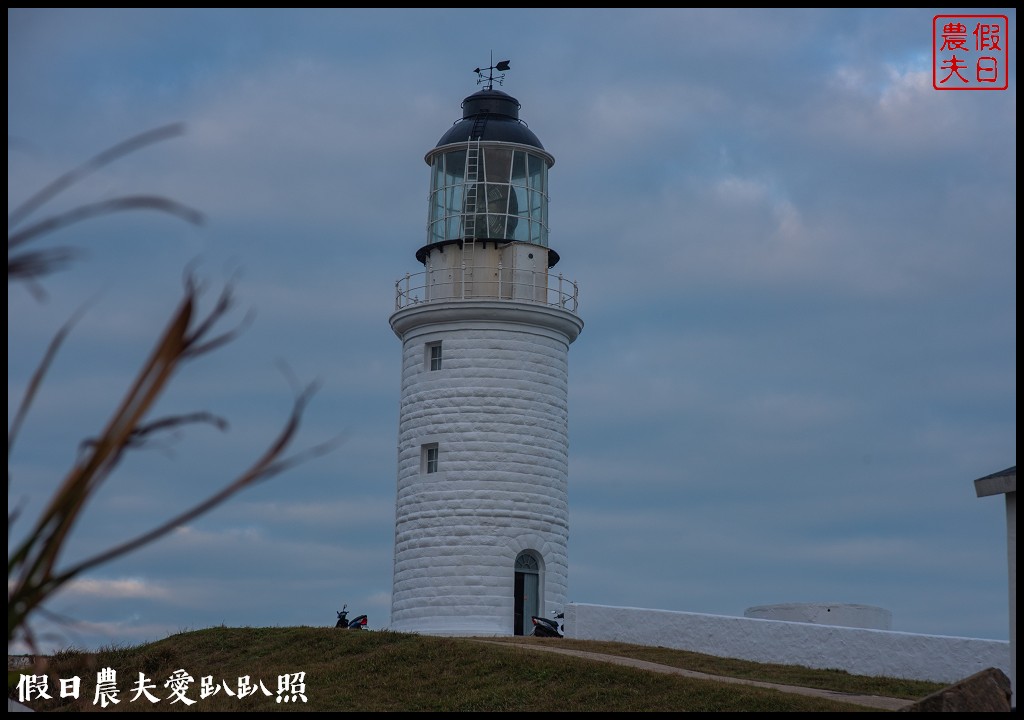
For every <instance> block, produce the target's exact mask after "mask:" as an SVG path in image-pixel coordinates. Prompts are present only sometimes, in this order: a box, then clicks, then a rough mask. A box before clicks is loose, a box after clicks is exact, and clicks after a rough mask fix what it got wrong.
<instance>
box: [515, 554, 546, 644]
mask: <svg viewBox="0 0 1024 720" xmlns="http://www.w3.org/2000/svg"><path fill="white" fill-rule="evenodd" d="M515 571H516V579H515V590H514V592H515V604H514V607H515V610H514V617H513V625H512V632H513V634H515V635H529V634H530V633H532V632H533V623H532V620H531V618H532V617H533V616H534V615H539V614H540V561H539V560H538V559H537V556H536V555H535V554H534V553H533V552H531V551H530V550H526V551H524V552H521V553H519V555H518V556H517V557H516V568H515Z"/></svg>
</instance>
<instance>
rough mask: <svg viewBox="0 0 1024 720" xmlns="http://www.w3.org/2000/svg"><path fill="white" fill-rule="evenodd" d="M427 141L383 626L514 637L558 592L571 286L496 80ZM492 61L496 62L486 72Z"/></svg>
mask: <svg viewBox="0 0 1024 720" xmlns="http://www.w3.org/2000/svg"><path fill="white" fill-rule="evenodd" d="M508 68H509V63H508V61H502V62H499V63H498V64H497V65H494V66H492V67H489V68H485V69H482V70H481V69H479V68H478V69H477V70H476V71H475V72H477V75H478V84H480V85H482V86H483V87H482V89H480V90H479V91H477V92H475V93H473V94H471V95H469V96H468V97H466V98H465V99H464V100H463V103H462V117H461V119H457V120H456V121H455V122H454V124H453V125H452V126H451V127H450V128H449V129H448V130H447V132H445V133H444V134H443V135H442V136H441V139H440V140H439V141H438V143H437V145H436V146H435V147H434V148H433V149H431V150H430V151H429V152H427V154H426V156H425V158H424V159H425V160H426V163H427V165H428V166H429V168H430V172H429V177H430V192H429V204H428V211H427V228H426V237H425V238H424V241H423V243H422V244H421V245H420V246H419V248H418V249H417V250H416V251H415V257H416V265H415V266H414V267H415V268H416V272H410V273H407V274H406V275H405V276H403V277H401V278H400V279H399V280H398V281H397V283H396V286H395V310H394V313H393V314H392V315H391V317H390V323H391V328H392V330H393V331H394V333H395V335H397V336H398V338H399V339H400V340H401V343H402V375H401V391H400V406H399V420H398V472H397V475H398V481H397V492H396V498H395V552H394V582H393V587H392V595H391V625H390V627H391V629H393V630H396V631H404V632H420V633H425V634H434V635H521V634H530V633H531V632H532V622H531V617H532V616H534V615H546V616H550V613H552V612H555V611H558V610H561V609H562V607H563V605H564V604H565V602H566V593H567V588H568V570H569V566H568V555H567V545H568V541H569V502H568V484H569V437H568V429H569V428H568V420H569V408H568V382H569V372H568V370H569V367H568V355H569V346H570V345H571V344H572V342H573V341H574V340H575V339H576V338H577V337H578V336H579V334H580V332H581V331H582V329H583V321H582V319H580V316H579V314H578V312H577V311H578V308H577V300H578V296H577V287H576V283H575V282H573V281H570V280H568V279H567V278H564V277H563V276H562V274H561V272H560V271H558V269H556V266H557V265H558V262H559V259H560V258H559V255H558V253H557V252H555V250H554V249H553V248H552V247H551V246H550V244H549V232H548V173H549V171H550V169H551V167H552V166H553V165H554V163H555V159H554V157H553V156H552V155H551V154H550V153H549V152H547V150H545V149H544V146H543V145H542V144H541V142H540V140H539V139H538V138H537V136H536V135H535V134H534V133H533V131H532V130H530V128H529V127H527V125H526V123H524V122H523V121H522V120H520V118H519V110H520V107H521V106H520V104H519V102H518V101H517V100H516V99H515V98H514V97H512V96H511V95H508V94H507V93H505V92H503V91H501V90H498V89H496V88H495V87H494V86H495V84H499V85H500V84H502V81H503V79H504V71H505V70H508ZM495 71H498V73H500V74H497V75H496V74H495Z"/></svg>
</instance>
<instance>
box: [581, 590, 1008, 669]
mask: <svg viewBox="0 0 1024 720" xmlns="http://www.w3.org/2000/svg"><path fill="white" fill-rule="evenodd" d="M565 636H566V637H568V638H576V639H580V640H609V641H615V642H624V643H631V644H633V645H651V646H655V647H668V648H675V649H677V650H690V651H692V652H699V653H704V654H706V655H715V656H718V657H727V658H735V659H739V660H751V661H753V662H760V663H777V664H782V665H802V666H804V667H810V668H816V669H839V670H846V671H847V672H849V673H852V674H854V675H871V676H878V677H894V678H906V679H911V680H929V681H932V682H941V683H954V682H957V681H959V680H963V679H964V678H966V677H969V676H971V675H973V674H974V673H976V672H979V671H981V670H984V669H986V668H990V667H995V668H999V669H1000V670H1002V671H1003V672H1004V673H1006V674H1007V676H1008V677H1009V674H1010V643H1009V642H1008V641H1006V640H980V639H972V638H961V637H945V636H941V635H917V634H913V633H902V632H893V631H889V630H867V629H863V628H850V627H838V626H834V625H815V624H811V623H801V622H787V621H782V620H761V619H758V618H744V617H729V616H725V615H702V614H699V613H688V612H674V611H671V610H646V609H643V608H628V607H626V608H623V607H608V606H605V605H582V604H579V603H570V604H568V605H566V607H565Z"/></svg>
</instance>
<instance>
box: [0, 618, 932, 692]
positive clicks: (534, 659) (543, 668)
mask: <svg viewBox="0 0 1024 720" xmlns="http://www.w3.org/2000/svg"><path fill="white" fill-rule="evenodd" d="M487 640H490V641H492V642H486V643H484V642H479V641H477V640H473V639H470V638H442V637H430V636H420V635H415V634H407V633H394V632H387V631H380V632H368V631H359V632H353V631H346V630H336V629H334V628H319V627H286V628H226V627H218V628H210V629H206V630H196V631H190V632H183V633H179V634H176V635H172V636H170V637H168V638H165V639H163V640H160V641H157V642H154V643H149V644H146V645H139V646H134V647H112V648H106V649H104V650H102V651H100V652H98V653H85V652H80V651H75V650H68V651H63V652H61V653H58V654H56V655H54V656H53V657H51V658H48V659H47V663H48V666H47V669H46V671H45V672H46V673H47V674H48V676H49V677H50V679H49V682H48V694H49V695H50V696H51V697H52V699H48V700H47V699H35V700H32V701H30V702H28V703H26V704H27V705H29V706H30V707H32V708H33V709H36V710H43V711H53V710H58V711H59V710H65V711H75V710H102V711H103V712H112V711H113V712H117V711H129V712H133V711H134V712H138V711H144V712H145V711H156V712H166V711H176V710H180V711H193V712H195V711H207V712H210V711H240V710H242V711H277V710H283V711H371V712H373V711H414V712H423V711H429V712H445V711H578V712H588V711H613V712H614V711H675V712H680V711H687V712H725V711H761V712H829V711H832V712H864V711H866V710H867V709H866V708H864V707H860V706H856V705H852V704H847V703H841V702H836V701H833V700H829V699H820V698H813V697H805V696H800V695H793V694H788V693H783V692H779V691H777V690H772V689H766V688H759V687H754V686H748V685H737V684H732V683H724V682H717V681H709V680H699V679H692V678H687V677H681V676H675V675H666V674H661V673H656V672H651V671H647V670H641V669H636V668H631V667H622V666H618V665H612V664H608V663H605V662H599V661H594V660H589V659H584V658H579V657H571V656H565V655H560V654H554V653H548V652H524V648H523V647H515V646H514V645H515V644H521V645H525V646H526V648H529V647H530V646H537V645H542V646H547V647H553V646H554V647H564V648H571V649H577V650H586V651H591V652H598V653H605V654H616V655H620V656H626V657H632V658H635V659H640V660H647V661H650V662H657V663H661V664H665V665H671V666H673V667H679V668H685V669H688V670H694V671H699V672H704V673H710V674H715V675H722V676H729V677H741V678H746V679H756V680H762V681H766V682H774V683H783V684H789V685H799V686H804V687H818V688H824V689H829V690H834V691H838V692H845V693H856V694H865V695H882V696H888V697H900V698H908V699H917V698H922V697H924V696H926V695H928V694H930V693H932V692H934V691H935V690H937V689H939V688H940V687H942V686H941V685H938V684H935V683H926V682H917V681H906V680H891V679H884V678H870V677H861V676H856V675H850V674H848V673H846V672H843V671H839V670H810V669H807V668H800V667H793V666H781V665H761V664H758V663H751V662H745V661H739V660H727V659H722V658H715V657H711V656H707V655H700V654H697V653H690V652H685V651H679V650H669V649H666V648H652V647H644V646H637V645H624V644H620V643H601V642H590V641H579V640H569V639H555V638H533V637H524V638H502V639H500V640H501V642H500V643H496V642H493V641H494V640H498V639H497V638H487ZM105 668H110V669H112V670H114V671H115V672H116V681H115V684H116V687H117V688H118V692H117V695H116V697H117V699H119V701H120V702H118V703H117V704H113V703H111V704H108V705H107V707H105V708H101V704H100V703H95V702H94V701H95V700H96V690H97V675H98V673H100V672H101V671H102V670H103V669H105ZM182 671H183V672H182ZM33 672H35V673H40V672H41V671H40V670H38V669H37V670H35V671H33ZM140 673H142V674H143V675H144V676H145V680H146V681H147V682H146V685H147V686H149V687H148V688H147V689H148V692H149V693H150V695H152V696H153V697H155V698H157V699H158V700H159V701H158V702H152V701H151V700H149V699H147V696H146V695H145V694H142V693H141V692H139V679H140ZM300 673H304V675H301V676H300V675H299V674H300ZM184 675H187V676H188V677H190V678H192V681H191V682H187V681H186V682H185V683H184V685H182V686H181V687H183V688H185V689H184V690H183V691H182V693H183V695H184V697H186V698H188V699H189V700H192V701H194V702H193V703H192V704H191V705H189V704H186V703H185V702H184V701H183V700H181V699H180V698H179V697H176V696H175V694H174V689H175V686H174V684H173V683H172V682H171V678H172V676H184ZM73 676H78V677H79V678H80V679H81V687H80V694H79V698H78V699H77V700H74V699H72V698H61V697H60V690H61V683H60V679H70V678H72V677H73ZM204 677H205V678H208V679H207V680H206V682H207V684H208V692H209V691H211V690H212V689H213V688H216V692H215V693H213V694H209V695H208V696H207V697H202V688H201V684H202V683H203V679H204ZM246 678H247V679H246ZM281 678H283V679H284V680H285V682H286V684H285V686H284V687H283V688H281V689H282V690H283V691H284V692H283V693H282V694H281V695H279V693H278V690H279V679H281ZM240 679H246V680H245V681H244V682H243V683H242V689H243V692H242V693H240V692H239V685H240ZM261 682H262V686H261V685H260V683H261ZM297 682H299V683H301V684H302V686H303V687H298V686H297V685H295V683H297ZM289 683H290V684H289ZM249 688H253V689H254V690H255V692H254V693H253V694H249V695H247V696H245V697H240V696H241V695H243V694H245V692H246V691H247V690H248V689H249ZM296 690H298V691H299V692H301V693H302V694H303V695H304V696H305V701H303V700H302V699H301V698H299V697H298V696H296V695H294V694H293V693H294V692H295V691H296ZM14 697H17V695H16V694H15V695H14ZM279 698H287V701H284V702H282V701H280V700H279Z"/></svg>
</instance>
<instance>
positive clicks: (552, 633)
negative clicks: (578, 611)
mask: <svg viewBox="0 0 1024 720" xmlns="http://www.w3.org/2000/svg"><path fill="white" fill-rule="evenodd" d="M553 617H554V620H548V619H547V618H544V617H538V616H536V615H533V616H531V618H532V620H533V635H534V637H557V638H560V637H565V623H559V622H558V621H559V620H562V619H563V618H565V613H564V612H560V613H554V614H553Z"/></svg>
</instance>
